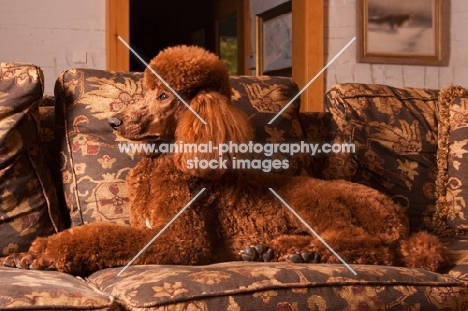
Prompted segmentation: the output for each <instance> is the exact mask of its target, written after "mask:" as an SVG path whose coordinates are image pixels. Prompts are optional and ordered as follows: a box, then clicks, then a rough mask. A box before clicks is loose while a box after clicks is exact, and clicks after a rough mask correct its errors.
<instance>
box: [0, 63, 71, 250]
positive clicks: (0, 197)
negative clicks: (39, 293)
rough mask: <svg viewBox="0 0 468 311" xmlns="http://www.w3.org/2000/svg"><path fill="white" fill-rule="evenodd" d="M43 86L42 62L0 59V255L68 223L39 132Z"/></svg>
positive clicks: (26, 244)
mask: <svg viewBox="0 0 468 311" xmlns="http://www.w3.org/2000/svg"><path fill="white" fill-rule="evenodd" d="M42 92H43V76H42V71H41V70H40V69H39V68H38V67H36V66H34V65H29V64H21V63H0V202H1V204H0V256H1V255H7V254H9V253H12V252H24V251H26V250H27V249H28V248H29V246H30V244H31V242H32V241H33V240H34V239H35V238H36V237H37V236H45V235H50V234H52V233H55V232H57V231H59V230H60V229H62V227H63V226H62V223H61V222H60V213H59V209H58V203H57V194H56V191H55V187H54V184H53V182H52V179H51V175H50V172H49V170H48V168H47V163H46V160H45V159H44V157H43V153H42V150H41V145H40V143H39V138H38V133H39V131H40V120H39V112H38V102H39V100H40V99H41V97H42Z"/></svg>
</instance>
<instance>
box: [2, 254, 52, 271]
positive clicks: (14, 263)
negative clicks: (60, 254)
mask: <svg viewBox="0 0 468 311" xmlns="http://www.w3.org/2000/svg"><path fill="white" fill-rule="evenodd" d="M0 264H1V265H2V266H3V267H9V268H18V269H29V270H56V269H55V264H54V262H53V261H52V260H49V259H47V258H46V257H45V256H36V255H34V254H31V253H15V254H11V255H9V256H7V257H4V258H1V259H0Z"/></svg>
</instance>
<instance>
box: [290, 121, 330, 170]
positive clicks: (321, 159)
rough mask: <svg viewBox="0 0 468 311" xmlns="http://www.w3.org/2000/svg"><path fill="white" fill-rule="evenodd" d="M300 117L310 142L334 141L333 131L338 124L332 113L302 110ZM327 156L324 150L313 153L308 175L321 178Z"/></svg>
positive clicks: (323, 142) (321, 143) (320, 143)
mask: <svg viewBox="0 0 468 311" xmlns="http://www.w3.org/2000/svg"><path fill="white" fill-rule="evenodd" d="M299 117H300V119H301V123H302V126H303V128H304V134H305V137H306V139H307V142H308V143H310V144H319V145H323V144H325V143H330V142H331V141H332V138H331V133H334V132H336V124H335V122H334V121H333V115H332V114H331V113H329V112H300V113H299ZM327 157H328V154H326V153H323V152H322V153H317V154H315V155H313V156H312V155H311V159H310V160H311V165H309V166H308V169H307V175H309V176H311V177H315V178H320V177H321V176H322V170H323V168H324V166H325V163H326V159H327Z"/></svg>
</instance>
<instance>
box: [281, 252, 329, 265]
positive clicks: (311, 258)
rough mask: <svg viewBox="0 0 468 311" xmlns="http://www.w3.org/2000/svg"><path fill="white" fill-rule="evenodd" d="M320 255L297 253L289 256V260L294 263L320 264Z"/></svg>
mask: <svg viewBox="0 0 468 311" xmlns="http://www.w3.org/2000/svg"><path fill="white" fill-rule="evenodd" d="M320 259H321V257H320V254H317V253H302V254H299V253H296V254H292V255H289V260H291V261H292V262H293V263H320Z"/></svg>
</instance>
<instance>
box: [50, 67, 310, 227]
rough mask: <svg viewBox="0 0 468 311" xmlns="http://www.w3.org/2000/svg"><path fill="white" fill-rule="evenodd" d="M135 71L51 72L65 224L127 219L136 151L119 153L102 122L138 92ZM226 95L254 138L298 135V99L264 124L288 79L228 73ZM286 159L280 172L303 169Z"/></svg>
mask: <svg viewBox="0 0 468 311" xmlns="http://www.w3.org/2000/svg"><path fill="white" fill-rule="evenodd" d="M142 77H143V75H142V73H129V72H120V73H119V72H109V71H100V70H91V69H72V70H68V71H65V72H64V73H62V74H61V76H60V77H59V79H58V81H57V83H56V88H55V93H56V94H55V95H56V116H57V120H58V121H57V133H58V135H59V137H57V140H58V141H59V144H60V154H61V159H60V167H61V170H62V182H63V188H64V190H63V191H64V197H65V201H66V205H67V206H68V209H69V211H70V214H71V222H72V225H75V226H76V225H82V224H85V223H90V222H94V221H107V222H114V223H121V224H128V221H129V200H128V192H127V187H126V184H125V177H126V175H127V173H128V171H129V170H130V169H131V168H132V167H133V166H135V164H136V162H137V161H138V160H139V159H141V156H138V155H135V154H132V153H127V152H121V150H120V149H119V143H126V142H125V141H122V139H121V138H119V137H117V135H116V134H115V133H114V132H113V131H112V129H111V127H110V126H109V124H108V122H107V120H108V119H109V117H111V116H112V115H113V114H115V113H116V112H118V111H120V110H121V109H123V108H125V107H127V106H128V105H132V104H134V103H136V102H138V101H139V100H142V99H143V96H144V85H143V84H142ZM231 82H232V86H233V100H234V103H235V105H237V106H238V107H239V108H240V109H241V110H243V111H244V112H245V113H246V114H247V115H248V117H249V119H250V120H251V122H252V124H254V125H255V139H254V140H255V141H261V142H271V143H277V142H279V143H281V142H291V141H295V140H303V139H304V134H303V131H302V126H301V122H300V119H299V100H297V101H295V102H293V103H292V104H291V105H290V106H288V108H287V109H286V110H285V111H284V112H283V113H282V114H281V115H280V116H279V117H278V118H277V119H276V120H275V121H274V122H273V123H272V125H269V124H268V122H269V121H270V120H271V119H272V118H273V117H275V115H276V114H277V113H278V112H279V111H280V110H281V109H282V108H283V107H284V106H285V105H286V104H288V102H289V100H288V99H289V98H291V97H292V96H294V95H293V94H295V92H297V91H298V89H297V86H296V84H295V83H294V82H292V80H291V79H289V78H282V77H275V78H269V77H263V78H253V77H232V79H231ZM274 157H280V158H281V159H283V158H288V159H289V161H290V166H289V168H288V169H286V170H284V171H282V172H281V173H285V174H303V173H304V172H305V173H307V170H309V168H308V167H309V165H310V158H309V157H308V156H307V155H294V156H291V157H289V156H288V155H282V154H275V155H274Z"/></svg>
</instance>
